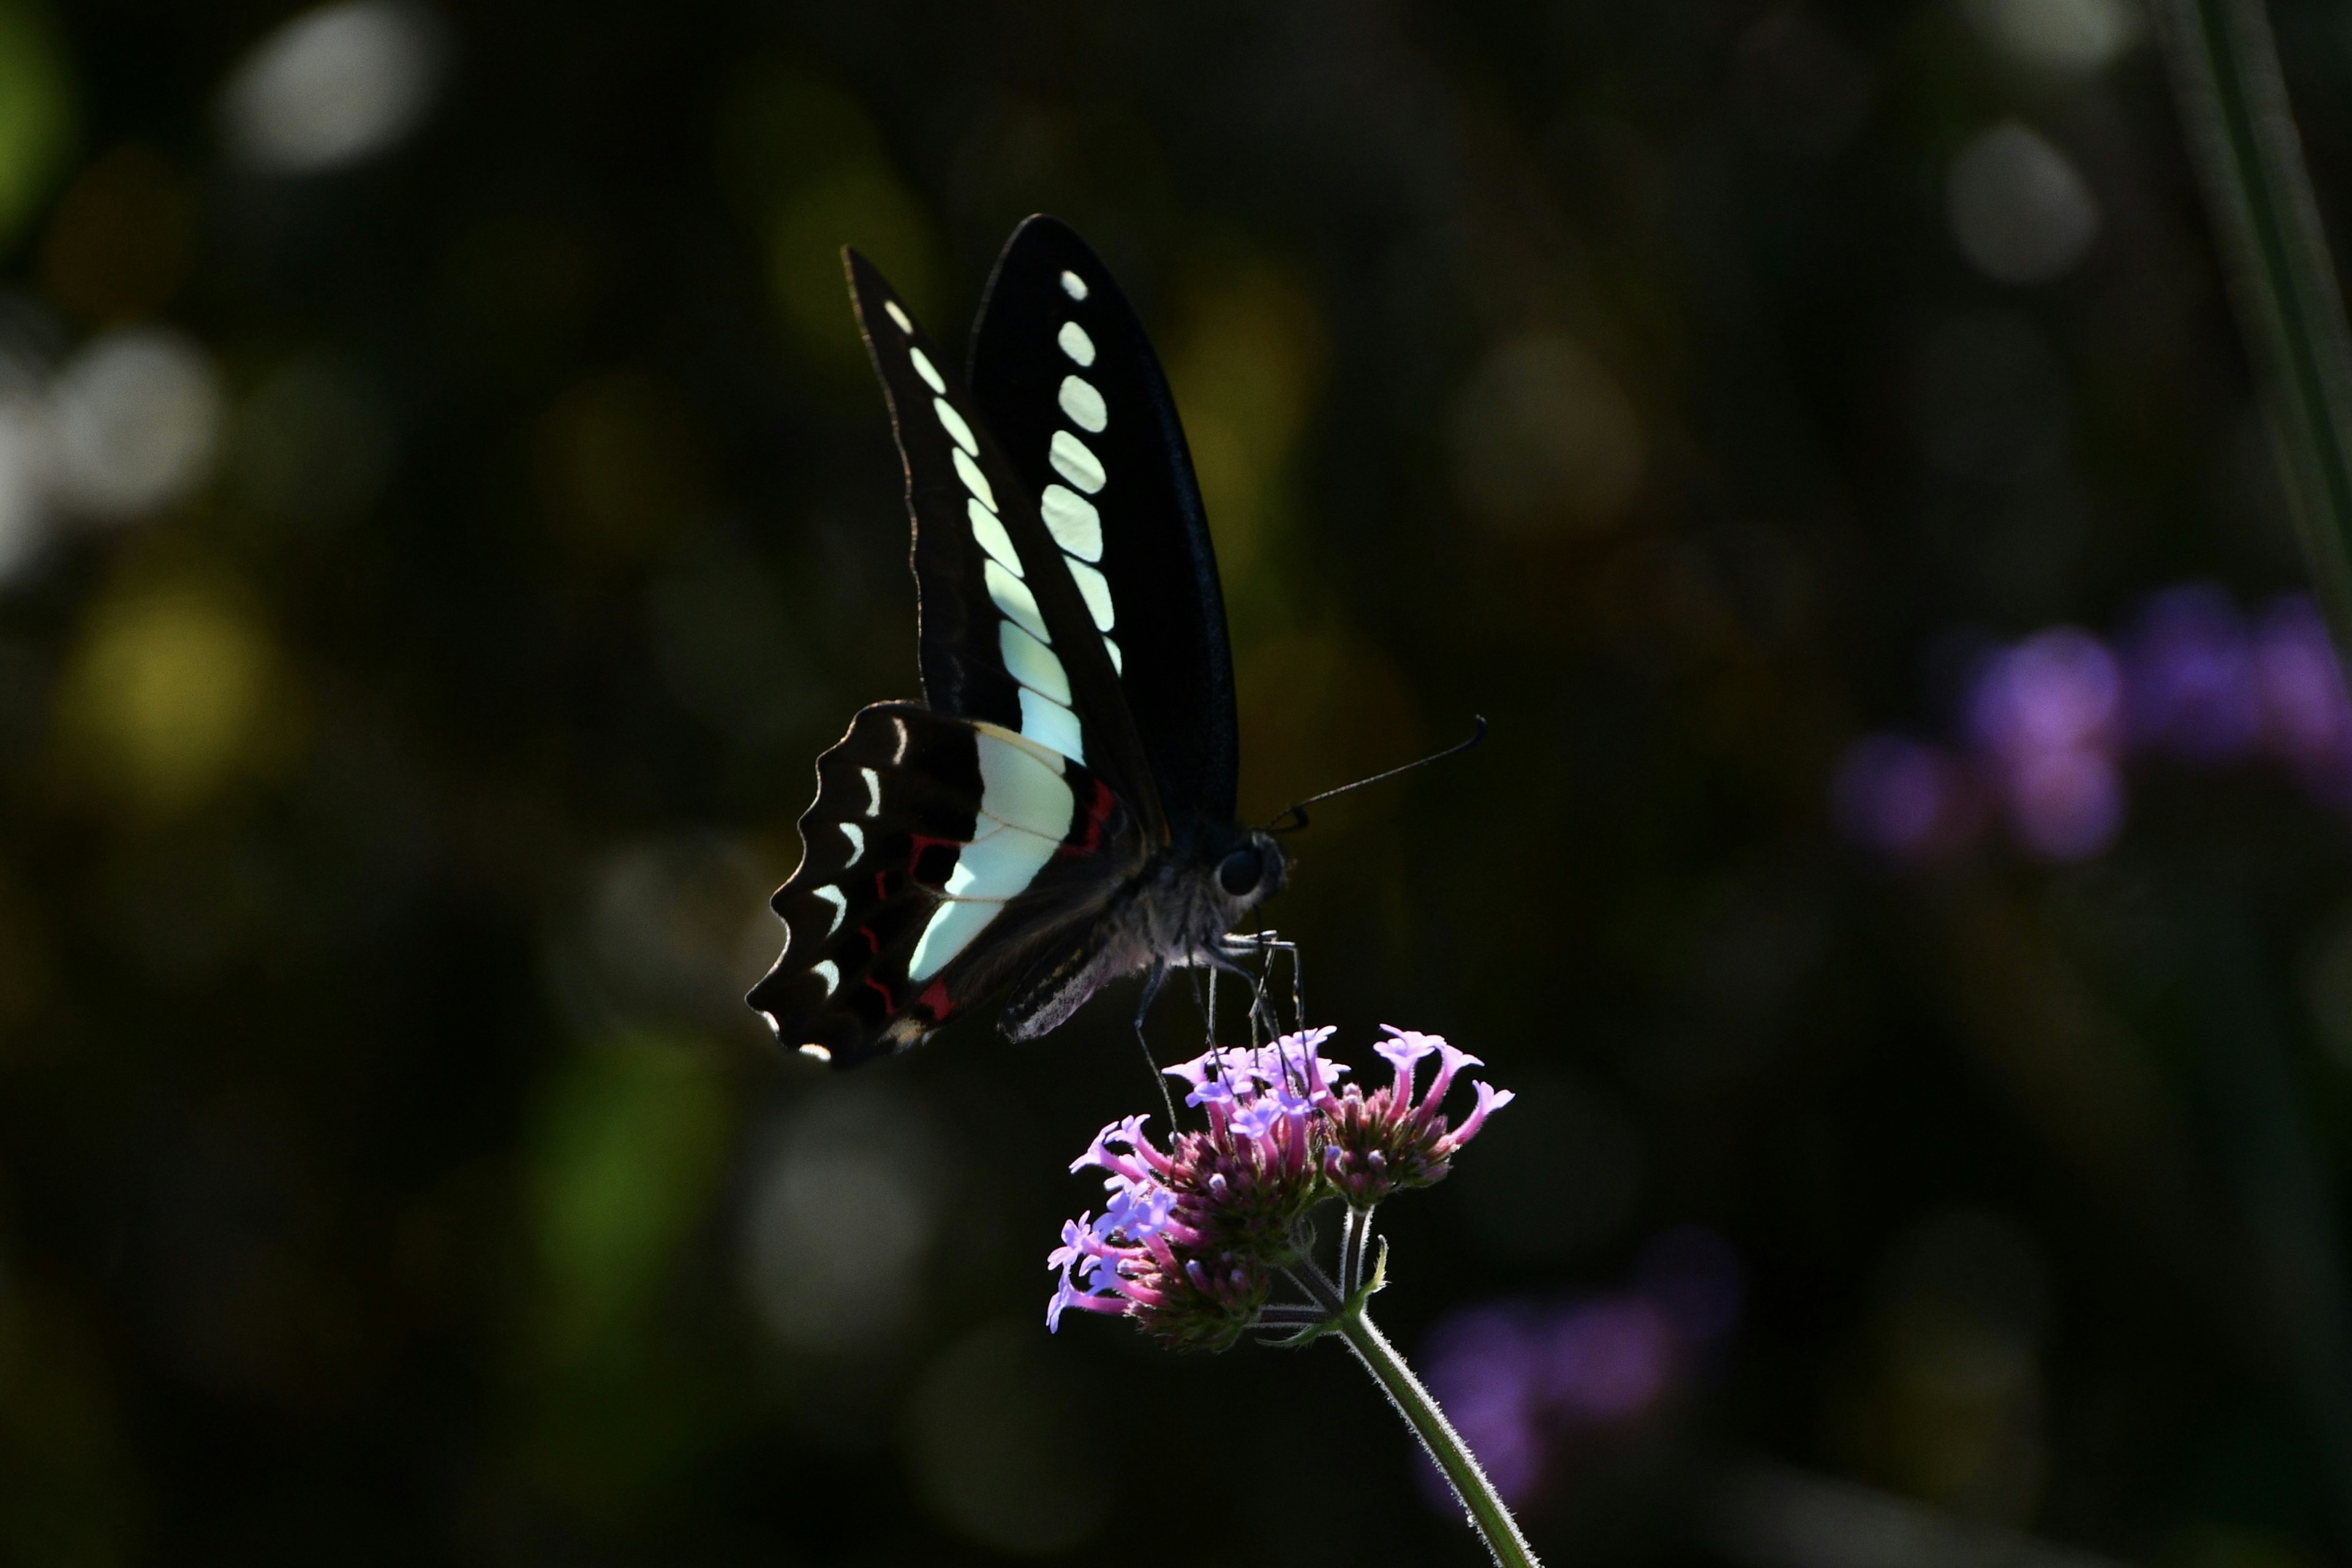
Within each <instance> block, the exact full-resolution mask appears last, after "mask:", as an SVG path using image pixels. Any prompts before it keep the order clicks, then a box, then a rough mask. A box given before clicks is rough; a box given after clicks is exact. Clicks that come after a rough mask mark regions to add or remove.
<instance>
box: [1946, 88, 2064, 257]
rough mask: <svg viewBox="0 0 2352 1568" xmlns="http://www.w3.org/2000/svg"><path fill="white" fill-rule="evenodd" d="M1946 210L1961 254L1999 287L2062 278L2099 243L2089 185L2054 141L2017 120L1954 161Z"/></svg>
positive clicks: (1982, 138) (1984, 135) (2005, 123)
mask: <svg viewBox="0 0 2352 1568" xmlns="http://www.w3.org/2000/svg"><path fill="white" fill-rule="evenodd" d="M1945 209H1946V212H1947V215H1948V216H1949V218H1950V219H1951V225H1952V237H1953V238H1954V239H1955V240H1956V241H1958V244H1959V247H1960V252H1961V254H1962V255H1964V256H1966V257H1967V258H1969V261H1971V262H1972V263H1974V264H1975V266H1976V268H1977V269H1978V270H1979V271H1980V272H1982V273H1983V274H1984V275H1985V276H1986V277H1988V278H1990V279H1993V280H1994V281H1996V282H2000V283H2014V284H2020V285H2023V284H2032V283H2047V282H2050V281H2051V280H2053V279H2058V278H2063V277H2064V276H2065V275H2066V274H2067V273H2069V272H2072V271H2073V270H2074V268H2075V266H2076V265H2077V264H2078V263H2080V262H2081V261H2082V259H2083V258H2084V257H2085V256H2087V255H2089V254H2090V250H2091V245H2092V242H2093V241H2094V240H2095V239H2097V238H2098V237H2099V205H2098V202H2097V200H2096V199H2095V198H2094V197H2093V196H2092V195H2091V187H2090V185H2089V184H2087V183H2085V182H2084V178H2083V176H2082V174H2080V173H2079V172H2078V171H2077V170H2076V169H2075V167H2074V163H2072V162H2071V161H2070V160H2069V159H2068V158H2067V156H2066V154H2065V153H2062V152H2060V151H2059V150H2058V149H2057V148H2056V147H2055V146H2053V144H2052V143H2051V142H2050V141H2049V139H2048V138H2046V137H2044V136H2042V134H2041V133H2040V132H2035V131H2033V130H2032V129H2030V128H2029V127H2027V126H2025V125H2023V124H2021V123H2020V122H2018V121H2014V120H2010V121H2002V122H2001V123H2000V124H1999V125H1995V126H1993V127H1992V128H1991V129H1990V130H1988V131H1985V132H1981V133H1980V134H1979V135H1978V136H1977V137H1976V139H1975V140H1974V141H1972V142H1969V144H1968V145H1967V146H1965V147H1963V148H1961V149H1960V151H1959V153H1958V155H1957V156H1956V157H1954V158H1953V160H1952V166H1951V172H1950V174H1949V176H1948V180H1947V182H1946V185H1945Z"/></svg>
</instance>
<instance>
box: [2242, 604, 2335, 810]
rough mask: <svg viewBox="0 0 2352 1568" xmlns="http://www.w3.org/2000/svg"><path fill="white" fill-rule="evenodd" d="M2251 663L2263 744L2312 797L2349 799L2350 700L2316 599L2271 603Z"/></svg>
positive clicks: (2331, 801)
mask: <svg viewBox="0 0 2352 1568" xmlns="http://www.w3.org/2000/svg"><path fill="white" fill-rule="evenodd" d="M2253 664H2254V685H2255V691H2256V694H2257V699H2258V702H2259V709H2260V715H2261V724H2262V737H2263V745H2264V746H2265V747H2266V748H2267V749H2268V750H2269V751H2270V752H2272V753H2273V755H2275V756H2276V757H2278V759H2279V760H2280V761H2281V762H2283V763H2285V764H2286V765H2287V767H2288V769H2289V771H2291V772H2292V773H2294V775H2295V778H2296V780H2297V781H2298V782H2299V783H2301V784H2302V785H2303V787H2304V788H2305V790H2306V791H2308V792H2309V793H2310V794H2311V795H2314V796H2315V798H2317V799H2319V800H2321V801H2322V802H2324V803H2326V804H2327V805H2335V806H2338V807H2352V701H2347V698H2346V695H2345V687H2344V668H2343V666H2342V664H2341V663H2339V662H2338V661H2337V659H2336V645H2335V643H2334V642H2333V641H2331V640H2330V638H2329V637H2328V635H2327V624H2326V622H2325V621H2323V620H2322V619H2321V618H2320V615H2319V607H2318V606H2317V605H2315V604H2313V603H2312V602H2311V601H2310V600H2309V599H2307V598H2305V597H2304V596H2302V595H2290V596H2288V597H2286V598H2283V599H2280V600H2279V601H2277V602H2276V603H2275V604H2273V605H2272V606H2271V608H2270V611H2269V613H2268V614H2266V615H2264V616H2263V620H2262V625H2261V626H2259V627H2257V628H2256V630H2255V632H2254V652H2253Z"/></svg>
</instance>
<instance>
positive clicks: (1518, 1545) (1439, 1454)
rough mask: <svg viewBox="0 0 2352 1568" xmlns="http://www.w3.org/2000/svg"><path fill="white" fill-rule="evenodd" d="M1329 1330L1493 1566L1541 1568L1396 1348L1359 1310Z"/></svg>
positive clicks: (1353, 1306) (1459, 1438)
mask: <svg viewBox="0 0 2352 1568" xmlns="http://www.w3.org/2000/svg"><path fill="white" fill-rule="evenodd" d="M1332 1327H1333V1329H1334V1331H1337V1332H1338V1333H1339V1337H1340V1338H1342V1339H1344V1340H1346V1341H1347V1342H1348V1348H1349V1350H1351V1351H1353V1352H1356V1359H1357V1360H1358V1361H1360V1362H1362V1363H1364V1370H1365V1371H1367V1372H1369V1373H1371V1374H1372V1381H1374V1382H1375V1383H1378V1384H1380V1385H1381V1393H1383V1394H1387V1395H1388V1396H1389V1403H1390V1404H1391V1405H1395V1406H1396V1407H1397V1413H1398V1414H1399V1415H1402V1416H1403V1417H1404V1419H1405V1424H1406V1425H1407V1426H1411V1427H1412V1435H1413V1436H1416V1437H1418V1438H1420V1439H1421V1446H1422V1447H1423V1448H1426V1449H1427V1450H1428V1451H1429V1457H1430V1458H1432V1459H1434V1460H1435V1461H1437V1468H1439V1469H1440V1470H1442V1471H1444V1475H1445V1479H1446V1483H1447V1484H1448V1485H1450V1486H1451V1487H1453V1489H1454V1496H1455V1497H1457V1498H1460V1499H1461V1500H1462V1506H1463V1508H1464V1509H1465V1510H1468V1512H1469V1515H1470V1522H1471V1524H1472V1525H1473V1526H1475V1528H1476V1530H1477V1531H1478V1533H1479V1534H1480V1535H1481V1536H1483V1537H1484V1538H1485V1539H1486V1550H1487V1551H1488V1552H1492V1553H1494V1557H1495V1561H1496V1563H1498V1564H1500V1565H1501V1568H1541V1564H1540V1563H1538V1562H1537V1561H1536V1554H1535V1553H1534V1552H1531V1551H1529V1550H1528V1540H1527V1537H1526V1536H1524V1535H1521V1534H1520V1533H1519V1521H1517V1520H1516V1519H1513V1518H1512V1517H1511V1510H1509V1509H1508V1508H1507V1507H1505V1506H1504V1504H1503V1499H1502V1496H1501V1494H1500V1493H1498V1492H1496V1490H1495V1483H1494V1482H1492V1481H1490V1480H1488V1479H1486V1471H1485V1470H1484V1469H1482V1468H1479V1465H1478V1460H1477V1457H1476V1456H1475V1455H1474V1454H1472V1453H1471V1452H1470V1445H1469V1444H1467V1443H1465V1442H1464V1441H1463V1440H1462V1434H1461V1433H1459V1432H1456V1431H1455V1430H1454V1423H1452V1422H1451V1421H1448V1420H1447V1419H1446V1418H1445V1412H1444V1411H1443V1410H1440V1409H1439V1408H1438V1407H1437V1401H1436V1400H1434V1399H1433V1398H1431V1397H1430V1394H1429V1390H1428V1389H1426V1388H1424V1387H1423V1386H1422V1382H1421V1379H1419V1378H1418V1377H1415V1376H1414V1375H1413V1373H1412V1368H1411V1367H1409V1366H1407V1365H1406V1364H1405V1363H1404V1357H1402V1356H1401V1355H1399V1354H1397V1352H1396V1347H1395V1346H1393V1345H1391V1344H1390V1343H1389V1342H1388V1339H1387V1337H1386V1336H1385V1335H1383V1334H1382V1333H1381V1331H1380V1330H1378V1329H1376V1328H1374V1327H1373V1326H1372V1321H1371V1319H1370V1318H1369V1317H1366V1316H1365V1315H1364V1309H1363V1306H1362V1304H1361V1303H1360V1302H1353V1303H1350V1304H1349V1307H1348V1308H1347V1309H1346V1310H1344V1311H1342V1312H1340V1313H1339V1315H1338V1317H1337V1319H1336V1320H1335V1321H1334V1322H1333V1324H1332Z"/></svg>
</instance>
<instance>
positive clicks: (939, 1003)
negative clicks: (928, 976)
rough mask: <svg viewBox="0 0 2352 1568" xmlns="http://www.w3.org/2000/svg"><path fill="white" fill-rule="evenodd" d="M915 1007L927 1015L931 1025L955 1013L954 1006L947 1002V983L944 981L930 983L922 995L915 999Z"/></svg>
mask: <svg viewBox="0 0 2352 1568" xmlns="http://www.w3.org/2000/svg"><path fill="white" fill-rule="evenodd" d="M915 1005H916V1006H918V1007H920V1008H922V1009H923V1010H924V1011H926V1012H928V1013H929V1014H930V1016H931V1021H932V1022H933V1023H938V1022H939V1021H940V1019H942V1018H945V1017H946V1016H948V1015H949V1014H950V1013H952V1012H954V1011H955V1004H954V1003H952V1002H950V1001H949V1000H948V983H947V982H946V981H944V980H934V981H932V982H931V983H930V984H929V986H928V987H926V988H925V990H924V992H923V994H921V995H920V996H918V997H916V998H915Z"/></svg>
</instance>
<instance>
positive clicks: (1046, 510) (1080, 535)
mask: <svg viewBox="0 0 2352 1568" xmlns="http://www.w3.org/2000/svg"><path fill="white" fill-rule="evenodd" d="M1037 511H1038V515H1040V516H1042V517H1043V518H1044V519H1045V528H1046V531H1048V532H1050V533H1051V534H1053V536H1054V542H1055V543H1056V544H1058V545H1060V546H1061V547H1062V548H1063V549H1065V550H1066V551H1068V552H1070V553H1071V554H1073V555H1075V556H1076V557H1077V558H1078V559H1079V560H1081V561H1099V560H1101V559H1102V513H1100V512H1098V511H1097V510H1095V507H1094V502H1092V501H1090V500H1087V498H1086V497H1084V496H1082V495H1079V494H1078V493H1077V492H1076V491H1075V490H1072V489H1066V488H1065V487H1064V486H1061V485H1047V486H1046V487H1045V494H1044V495H1041V496H1039V497H1038V498H1037Z"/></svg>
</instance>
